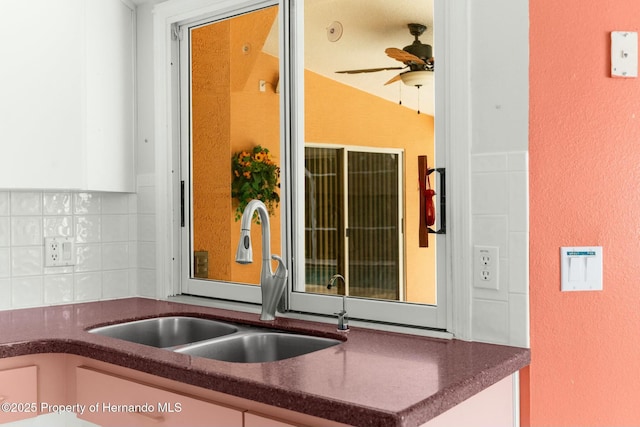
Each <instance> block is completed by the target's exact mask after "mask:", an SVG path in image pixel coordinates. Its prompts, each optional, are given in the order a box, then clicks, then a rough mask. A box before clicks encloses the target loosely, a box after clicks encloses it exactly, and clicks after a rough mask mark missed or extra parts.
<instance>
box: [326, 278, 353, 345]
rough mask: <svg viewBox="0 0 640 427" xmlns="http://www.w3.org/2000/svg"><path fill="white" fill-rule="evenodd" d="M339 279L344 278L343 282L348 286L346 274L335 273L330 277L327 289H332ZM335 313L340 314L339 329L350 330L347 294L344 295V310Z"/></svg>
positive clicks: (342, 330)
mask: <svg viewBox="0 0 640 427" xmlns="http://www.w3.org/2000/svg"><path fill="white" fill-rule="evenodd" d="M338 279H342V283H343V284H344V285H345V287H346V286H347V282H346V281H345V279H344V276H343V275H342V274H334V275H333V276H331V279H329V284H328V285H327V289H331V287H333V285H334V284H335V282H336V280H338ZM333 314H335V315H336V316H338V331H341V332H346V331H348V330H349V316H347V296H346V295H342V311H339V312H337V313H333Z"/></svg>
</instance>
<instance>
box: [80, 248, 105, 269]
mask: <svg viewBox="0 0 640 427" xmlns="http://www.w3.org/2000/svg"><path fill="white" fill-rule="evenodd" d="M101 269H102V245H100V244H99V243H94V244H76V268H75V271H76V272H83V271H98V270H101Z"/></svg>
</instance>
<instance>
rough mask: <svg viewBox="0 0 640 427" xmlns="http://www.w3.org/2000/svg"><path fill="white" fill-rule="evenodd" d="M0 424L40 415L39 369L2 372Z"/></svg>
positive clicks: (27, 367)
mask: <svg viewBox="0 0 640 427" xmlns="http://www.w3.org/2000/svg"><path fill="white" fill-rule="evenodd" d="M0 405H2V410H0V423H6V422H9V421H17V420H23V419H25V418H31V417H35V416H37V415H38V406H39V403H38V367H37V366H25V367H24V368H14V369H7V370H5V371H0Z"/></svg>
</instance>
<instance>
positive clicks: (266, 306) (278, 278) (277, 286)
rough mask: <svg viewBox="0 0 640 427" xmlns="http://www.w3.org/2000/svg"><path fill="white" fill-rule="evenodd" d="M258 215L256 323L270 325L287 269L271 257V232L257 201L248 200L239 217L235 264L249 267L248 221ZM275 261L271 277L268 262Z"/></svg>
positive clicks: (250, 260) (265, 213)
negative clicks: (258, 301)
mask: <svg viewBox="0 0 640 427" xmlns="http://www.w3.org/2000/svg"><path fill="white" fill-rule="evenodd" d="M256 211H257V212H258V215H260V224H261V225H262V270H261V272H260V290H261V293H262V313H261V314H260V320H263V321H270V320H274V319H275V318H276V308H277V306H278V301H280V297H281V296H282V293H283V292H284V288H285V286H286V282H287V275H288V274H289V272H288V271H287V267H286V266H285V264H284V261H283V260H282V258H280V257H279V256H278V255H271V230H270V228H269V212H268V211H267V207H266V206H265V205H264V203H262V202H261V201H260V200H251V201H250V202H249V203H248V204H247V207H246V208H245V209H244V212H243V213H242V223H241V226H240V228H241V230H240V241H239V242H238V250H237V251H236V262H237V263H238V264H250V263H252V262H253V250H252V248H251V219H252V218H253V214H254V213H255V212H256ZM272 259H274V260H276V261H278V268H277V269H276V272H275V273H274V272H273V270H272V269H271V260H272Z"/></svg>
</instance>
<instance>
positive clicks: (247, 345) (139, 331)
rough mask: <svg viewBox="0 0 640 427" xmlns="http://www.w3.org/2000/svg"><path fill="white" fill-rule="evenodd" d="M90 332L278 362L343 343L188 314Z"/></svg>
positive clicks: (220, 356)
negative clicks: (189, 315)
mask: <svg viewBox="0 0 640 427" xmlns="http://www.w3.org/2000/svg"><path fill="white" fill-rule="evenodd" d="M89 332H90V333H94V334H98V335H103V336H108V337H112V338H118V339H121V340H125V341H130V342H135V343H138V344H144V345H149V346H152V347H158V348H164V349H167V350H171V351H175V352H178V353H184V354H189V355H192V356H199V357H205V358H209V359H215V360H222V361H226V362H236V363H261V362H274V361H277V360H282V359H288V358H291V357H296V356H301V355H303V354H307V353H311V352H314V351H318V350H322V349H325V348H329V347H332V346H335V345H338V344H340V343H341V341H339V340H335V339H331V338H322V337H315V336H311V335H300V334H293V333H289V332H284V331H278V330H272V329H264V328H258V327H252V326H246V325H241V324H235V323H231V322H221V321H218V320H212V319H203V318H199V317H188V316H169V317H155V318H151V319H144V320H135V321H131V322H125V323H118V324H115V325H108V326H101V327H97V328H92V329H90V330H89Z"/></svg>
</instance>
